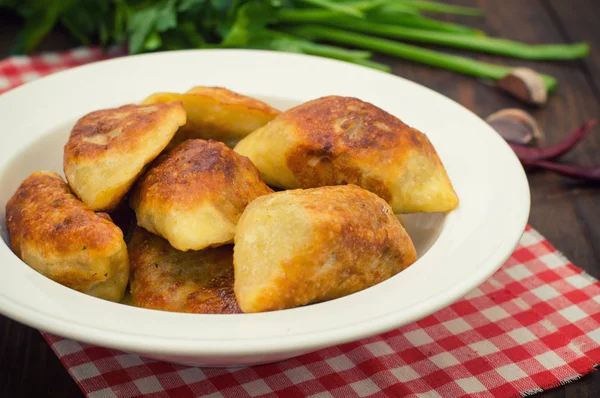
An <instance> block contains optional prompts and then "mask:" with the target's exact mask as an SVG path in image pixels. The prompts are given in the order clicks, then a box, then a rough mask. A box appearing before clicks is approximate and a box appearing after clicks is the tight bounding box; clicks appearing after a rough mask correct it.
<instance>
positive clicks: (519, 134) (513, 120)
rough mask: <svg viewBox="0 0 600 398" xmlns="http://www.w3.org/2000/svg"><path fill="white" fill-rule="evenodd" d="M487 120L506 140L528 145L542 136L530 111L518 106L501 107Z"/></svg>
mask: <svg viewBox="0 0 600 398" xmlns="http://www.w3.org/2000/svg"><path fill="white" fill-rule="evenodd" d="M485 121H486V122H487V123H488V124H489V125H490V126H492V128H494V130H496V131H497V132H498V134H500V135H501V136H502V137H503V138H504V139H505V140H507V141H510V142H514V143H516V144H522V145H526V144H529V143H531V142H532V141H533V140H540V139H541V138H542V130H541V129H540V126H539V124H538V123H537V121H536V120H535V119H534V118H533V116H531V115H530V114H529V113H527V112H525V111H523V110H521V109H518V108H506V109H500V110H499V111H497V112H494V113H492V114H491V115H489V116H488V117H487V118H486V119H485Z"/></svg>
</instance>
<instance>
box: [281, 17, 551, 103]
mask: <svg viewBox="0 0 600 398" xmlns="http://www.w3.org/2000/svg"><path fill="white" fill-rule="evenodd" d="M286 31H288V32H291V33H293V34H296V35H298V36H301V37H305V38H307V39H309V40H325V41H330V42H334V43H338V44H344V45H350V46H355V47H359V48H364V49H368V50H372V51H377V52H380V53H383V54H388V55H392V56H395V57H398V58H403V59H407V60H410V61H414V62H419V63H422V64H425V65H430V66H435V67H438V68H442V69H447V70H451V71H454V72H459V73H462V74H465V75H470V76H475V77H481V78H487V79H491V80H495V81H497V80H500V79H502V78H503V77H504V76H506V75H508V74H509V73H510V71H511V70H512V68H511V67H509V66H504V65H495V64H489V63H486V62H481V61H477V60H474V59H471V58H466V57H461V56H458V55H452V54H446V53H442V52H438V51H433V50H428V49H424V48H421V47H416V46H412V45H409V44H404V43H400V42H397V41H392V40H388V39H380V38H378V37H373V36H368V35H364V34H360V33H353V32H348V31H345V30H341V29H335V28H329V27H325V26H318V25H304V26H297V27H289V28H286ZM541 76H542V79H543V80H544V84H545V85H546V88H547V90H548V91H549V92H550V91H553V90H554V89H555V88H556V86H557V82H556V79H555V78H554V77H552V76H549V75H544V74H542V75H541Z"/></svg>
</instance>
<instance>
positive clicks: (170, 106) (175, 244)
mask: <svg viewBox="0 0 600 398" xmlns="http://www.w3.org/2000/svg"><path fill="white" fill-rule="evenodd" d="M232 147H233V149H232ZM64 172H65V175H66V177H67V182H68V185H67V184H66V183H65V182H64V181H63V180H62V179H61V177H60V176H58V175H56V174H54V173H47V172H40V173H34V175H32V176H31V177H29V178H28V179H27V180H26V181H24V182H23V184H22V185H21V187H20V188H19V190H18V191H17V193H16V194H15V195H14V196H13V198H12V199H11V201H10V202H9V204H8V205H7V219H8V227H9V233H10V235H11V244H12V247H13V250H14V251H15V253H17V255H19V257H21V258H22V259H23V261H24V262H25V263H27V264H29V265H30V266H31V267H33V268H34V269H36V270H38V271H39V272H41V273H42V274H44V275H46V276H48V277H49V278H51V279H53V280H55V281H57V282H59V283H62V284H63V285H65V286H68V287H71V288H73V289H76V290H79V291H82V292H84V293H88V294H92V295H95V296H98V297H101V298H106V299H109V300H114V301H119V300H122V298H123V296H124V295H125V293H126V288H127V285H128V283H127V279H129V288H130V289H129V291H130V296H129V297H128V299H127V302H128V303H130V304H132V305H134V306H138V307H144V308H150V309H156V310H164V311H175V312H191V313H207V314H226V313H238V312H263V311H273V310H282V309H286V308H293V307H298V306H303V305H307V304H312V303H317V302H321V301H326V300H331V299H335V298H338V297H342V296H345V295H348V294H352V293H354V292H357V291H360V290H363V289H366V288H368V287H370V286H373V285H375V284H377V283H379V282H382V281H383V280H386V279H388V278H390V277H392V276H394V275H396V274H397V273H399V272H401V271H402V270H403V269H405V268H406V267H408V266H410V265H411V264H413V263H414V262H415V261H416V252H415V248H414V245H413V243H412V241H411V239H410V237H409V236H408V234H407V233H406V231H405V230H404V228H403V227H402V225H401V223H400V222H399V221H398V218H397V217H396V216H395V215H394V213H412V212H447V211H450V210H452V209H454V208H455V207H456V206H457V205H458V199H457V196H456V193H455V192H454V190H453V188H452V185H451V183H450V180H449V178H448V176H447V174H446V171H445V169H444V167H443V165H442V163H441V161H440V160H439V157H438V156H437V153H436V152H435V150H434V148H433V146H432V145H431V143H430V142H429V140H428V139H427V137H426V136H425V135H424V134H422V133H420V132H419V131H417V130H415V129H412V128H410V127H408V126H406V125H405V124H404V123H402V122H401V121H400V120H399V119H397V118H395V117H394V116H392V115H390V114H389V113H387V112H385V111H383V110H381V109H379V108H377V107H375V106H374V105H372V104H369V103H367V102H363V101H360V100H358V99H356V98H350V97H338V96H330V97H323V98H319V99H316V100H313V101H309V102H306V103H304V104H302V105H299V106H297V107H295V108H292V109H290V110H287V111H285V112H280V111H278V110H277V109H274V108H272V107H271V106H269V105H267V104H266V103H264V102H262V101H259V100H257V99H254V98H251V97H247V96H244V95H241V94H238V93H235V92H233V91H230V90H227V89H224V88H218V87H195V88H193V89H191V90H190V91H188V92H187V93H184V94H178V93H157V94H154V95H151V96H150V97H148V98H147V99H146V100H144V101H143V104H142V105H125V106H122V107H119V108H114V109H106V110H99V111H95V112H92V113H90V114H88V115H86V116H84V117H83V118H81V119H80V120H79V121H78V122H77V123H76V125H75V126H74V128H73V130H72V132H71V136H70V138H69V141H68V142H67V144H66V145H65V149H64ZM263 181H264V182H263ZM265 182H266V183H267V184H269V186H268V185H267V184H265ZM271 187H272V188H276V189H278V190H281V192H274V191H273V189H272V188H271ZM129 207H131V209H133V212H131V211H130V212H129V213H128V212H127V209H128V208H129ZM95 211H105V212H108V213H110V214H111V215H112V216H113V218H114V219H115V220H118V225H119V226H120V228H119V227H117V226H116V225H115V224H114V223H113V222H112V219H111V217H110V216H109V215H107V214H105V213H95ZM128 214H130V215H131V217H132V219H127V215H128ZM124 215H125V216H124ZM40 220H42V222H40ZM131 224H133V228H129V226H130V225H131ZM121 229H127V230H126V232H127V233H126V235H127V236H129V235H132V236H131V239H128V240H129V242H128V244H127V248H126V246H125V239H124V237H123V233H122V231H121ZM127 276H129V278H127Z"/></svg>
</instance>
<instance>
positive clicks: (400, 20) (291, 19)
mask: <svg viewBox="0 0 600 398" xmlns="http://www.w3.org/2000/svg"><path fill="white" fill-rule="evenodd" d="M384 11H385V10H384ZM384 11H382V10H380V9H376V10H373V11H369V12H368V13H367V18H368V19H369V20H372V21H374V22H380V23H383V24H390V25H403V26H409V27H415V28H420V29H426V30H434V31H443V32H451V33H456V34H470V35H483V32H481V31H480V30H477V29H473V28H469V27H467V26H463V25H458V24H453V23H448V22H441V21H437V20H435V19H431V18H426V17H422V16H420V15H412V14H404V13H390V12H387V11H385V12H384ZM277 19H278V21H279V22H282V23H327V22H329V21H332V20H339V22H340V24H342V23H343V24H353V23H354V22H355V21H356V19H350V18H348V17H346V16H344V15H341V14H340V13H338V12H336V11H330V10H323V9H314V8H313V9H310V8H307V9H289V8H287V9H286V8H284V9H281V10H279V12H278V13H277ZM361 21H363V20H361ZM363 22H364V21H363Z"/></svg>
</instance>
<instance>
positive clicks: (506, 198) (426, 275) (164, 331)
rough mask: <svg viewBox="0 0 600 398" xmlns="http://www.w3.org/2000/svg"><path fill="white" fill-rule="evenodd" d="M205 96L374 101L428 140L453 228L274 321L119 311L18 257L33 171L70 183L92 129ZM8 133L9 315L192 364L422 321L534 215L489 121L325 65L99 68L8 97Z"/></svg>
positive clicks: (2, 248)
mask: <svg viewBox="0 0 600 398" xmlns="http://www.w3.org/2000/svg"><path fill="white" fill-rule="evenodd" d="M194 85H215V86H224V87H227V88H229V89H232V90H235V91H238V92H241V93H244V94H247V95H250V96H255V97H258V98H260V99H263V100H265V101H267V102H269V103H271V104H272V105H274V106H276V107H280V108H282V109H285V108H288V107H290V106H293V105H296V104H299V103H301V102H303V101H306V100H309V99H313V98H317V97H320V96H325V95H331V94H337V95H346V96H354V97H358V98H360V99H362V100H365V101H369V102H372V103H373V104H375V105H377V106H379V107H381V108H383V109H385V110H386V111H388V112H391V113H392V114H394V115H396V116H397V117H399V118H400V119H402V120H403V121H404V122H406V123H408V124H409V125H412V126H414V127H416V128H418V129H420V130H421V131H423V132H425V133H426V134H427V135H428V137H429V138H430V140H431V141H432V143H433V145H434V146H435V148H436V149H437V151H438V153H439V155H440V157H441V159H442V162H443V163H444V164H445V166H446V168H447V170H448V173H449V175H450V179H451V180H452V183H453V184H454V187H455V189H456V191H457V193H458V196H459V198H460V206H459V208H457V209H456V210H455V211H453V212H451V213H449V214H447V215H439V214H435V215H413V216H406V217H402V218H403V219H404V221H405V222H406V225H407V230H408V231H409V233H410V234H411V236H412V238H413V240H414V241H415V245H416V246H417V248H418V252H419V259H418V261H417V262H416V263H415V264H413V265H412V266H411V267H410V268H408V269H407V270H405V271H404V272H402V273H400V274H398V275H396V276H394V277H393V278H391V279H389V280H387V281H385V282H383V283H380V284H378V285H376V286H374V287H371V288H369V289H366V290H363V291H361V292H358V293H356V294H353V295H350V296H347V297H343V298H340V299H337V300H332V301H329V302H325V303H320V304H316V305H311V306H307V307H302V308H295V309H291V310H284V311H277V312H270V313H262V314H241V315H195V314H179V313H169V312H163V311H154V310H146V309H140V308H133V307H128V306H125V305H121V304H116V303H111V302H107V301H103V300H100V299H96V298H93V297H90V296H87V295H84V294H82V293H79V292H76V291H74V290H71V289H68V288H66V287H63V286H61V285H59V284H58V283H55V282H53V281H51V280H49V279H47V278H45V277H43V276H42V275H40V274H38V273H37V272H35V271H33V270H32V269H30V268H29V267H28V266H27V265H25V264H24V263H23V262H21V261H20V260H19V259H18V258H17V257H16V256H15V255H14V254H13V253H12V252H11V250H10V248H9V246H8V235H7V232H6V224H5V214H4V211H5V206H6V202H7V201H8V199H9V198H10V196H11V195H12V194H13V193H14V191H15V190H16V188H17V187H18V185H19V184H20V182H21V181H22V180H23V179H24V178H26V177H27V176H28V175H29V174H30V173H31V172H33V171H34V170H39V169H50V170H54V171H57V172H60V173H61V174H62V150H63V145H64V144H65V142H66V141H67V137H68V134H69V131H70V128H71V126H72V125H73V124H74V122H75V121H76V120H77V119H78V118H79V117H81V116H82V115H84V114H86V113H88V112H90V111H93V110H96V109H101V108H107V107H113V106H118V105H121V104H124V103H128V102H138V101H141V100H142V99H143V98H145V97H146V96H147V95H149V94H150V93H153V92H155V91H176V92H183V91H186V90H188V89H189V88H191V87H192V86H194ZM0 131H1V132H2V134H0V186H1V187H2V190H1V192H0V209H1V210H0V211H1V213H0V220H1V221H2V238H3V241H4V242H3V243H1V244H0V260H1V261H0V275H1V276H0V312H1V313H3V314H5V315H6V316H8V317H10V318H13V319H15V320H17V321H19V322H22V323H24V324H27V325H30V326H32V327H35V328H39V329H41V330H45V331H48V332H51V333H54V334H57V335H60V336H65V337H68V338H73V339H76V340H79V341H82V342H87V343H91V344H96V345H100V346H105V347H110V348H116V349H120V350H124V351H127V352H131V353H137V354H140V355H144V356H147V357H151V358H157V359H162V360H166V361H170V362H176V363H182V364H192V365H208V366H226V365H227V366H240V365H248V364H256V363H264V362H271V361H276V360H280V359H284V358H289V357H293V356H296V355H299V354H302V353H306V352H309V351H313V350H316V349H319V348H323V347H327V346H331V345H335V344H339V343H343V342H348V341H352V340H356V339H359V338H362V337H366V336H370V335H374V334H377V333H381V332H384V331H387V330H390V329H393V328H396V327H398V326H401V325H404V324H406V323H409V322H413V321H415V320H418V319H420V318H422V317H424V316H426V315H428V314H431V313H432V312H434V311H436V310H438V309H440V308H443V307H445V306H447V305H449V304H451V303H452V302H454V301H456V300H457V299H459V298H460V297H462V296H463V295H465V294H466V293H468V292H469V291H470V290H472V289H473V288H475V287H476V286H478V285H479V284H480V283H481V282H483V281H484V280H485V279H486V278H488V277H489V276H490V275H491V274H492V273H493V272H494V271H495V270H496V269H498V267H499V266H500V265H501V264H502V263H503V262H504V261H505V260H506V258H507V257H508V256H509V255H510V253H511V252H512V250H513V249H514V247H515V246H516V244H517V242H518V240H519V238H520V236H521V234H522V232H523V229H524V227H525V224H526V221H527V217H528V214H529V188H528V184H527V179H526V177H525V174H524V172H523V169H522V167H521V165H520V163H519V162H518V160H517V158H516V157H515V156H514V155H513V153H512V151H511V150H510V148H509V147H508V146H507V145H506V144H505V142H504V141H503V140H502V139H501V138H500V137H499V136H498V135H497V134H496V133H495V132H494V131H493V130H492V129H491V128H490V127H489V126H488V125H487V124H486V123H485V122H484V121H482V120H481V119H480V118H478V117H477V116H475V115H474V114H472V113H471V112H469V111H468V110H466V109H465V108H463V107H462V106H460V105H458V104H457V103H455V102H453V101H451V100H449V99H448V98H446V97H444V96H442V95H440V94H438V93H436V92H434V91H432V90H429V89H427V88H424V87H422V86H420V85H417V84H415V83H412V82H410V81H407V80H405V79H402V78H399V77H395V76H393V75H390V74H386V73H382V72H377V71H374V70H371V69H367V68H364V67H360V66H355V65H352V64H348V63H343V62H339V61H333V60H329V59H325V58H318V57H311V56H302V55H296V54H286V53H277V52H266V51H247V50H210V51H208V50H203V51H179V52H168V53H156V54H148V55H140V56H134V57H124V58H118V59H113V60H109V61H103V62H98V63H94V64H91V65H87V66H83V67H78V68H75V69H71V70H68V71H65V72H61V73H57V74H54V75H51V76H49V77H46V78H43V79H40V80H38V81H35V82H32V83H29V84H26V85H24V86H23V87H20V88H18V89H15V90H12V91H10V92H8V93H6V94H4V95H2V96H0Z"/></svg>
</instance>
